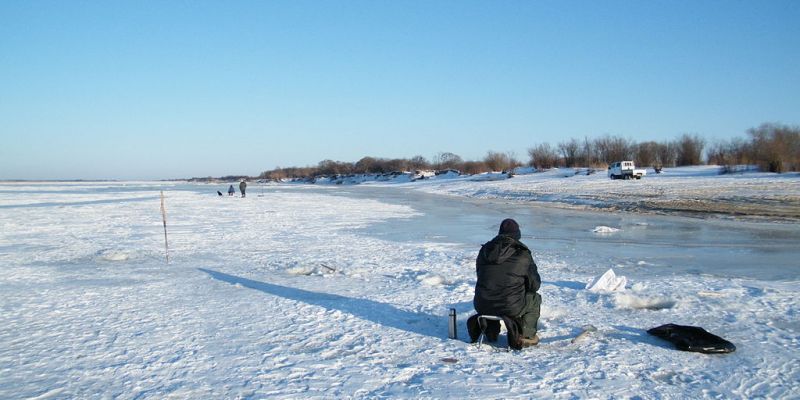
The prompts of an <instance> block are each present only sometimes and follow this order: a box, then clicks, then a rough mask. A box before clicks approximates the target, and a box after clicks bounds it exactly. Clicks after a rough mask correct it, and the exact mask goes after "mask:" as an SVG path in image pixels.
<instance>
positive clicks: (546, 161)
mask: <svg viewBox="0 0 800 400" xmlns="http://www.w3.org/2000/svg"><path fill="white" fill-rule="evenodd" d="M528 156H530V161H529V162H528V164H529V165H530V166H532V167H535V168H536V169H548V168H553V167H555V166H556V165H557V163H558V151H557V150H556V149H555V148H554V147H552V146H550V143H541V144H538V145H536V146H535V147H531V148H529V149H528Z"/></svg>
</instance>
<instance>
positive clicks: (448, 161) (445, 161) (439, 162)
mask: <svg viewBox="0 0 800 400" xmlns="http://www.w3.org/2000/svg"><path fill="white" fill-rule="evenodd" d="M433 160H434V161H433V166H434V168H436V169H439V170H442V169H456V170H457V169H460V168H461V166H462V164H464V160H462V159H461V157H460V156H459V155H457V154H453V153H449V152H444V153H437V154H436V156H434V157H433Z"/></svg>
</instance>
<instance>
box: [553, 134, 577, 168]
mask: <svg viewBox="0 0 800 400" xmlns="http://www.w3.org/2000/svg"><path fill="white" fill-rule="evenodd" d="M579 148H580V145H579V144H578V141H577V140H575V139H570V140H569V141H566V142H561V143H559V144H558V150H559V151H560V152H561V158H562V159H563V160H564V166H565V167H567V168H572V167H577V166H578V155H579V154H578V150H579Z"/></svg>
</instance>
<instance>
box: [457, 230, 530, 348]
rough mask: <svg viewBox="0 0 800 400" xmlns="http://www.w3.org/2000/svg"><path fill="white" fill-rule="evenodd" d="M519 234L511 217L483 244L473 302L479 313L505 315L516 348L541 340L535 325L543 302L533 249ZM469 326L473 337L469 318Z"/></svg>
mask: <svg viewBox="0 0 800 400" xmlns="http://www.w3.org/2000/svg"><path fill="white" fill-rule="evenodd" d="M520 237H521V233H520V230H519V225H518V224H517V222H516V221H514V220H513V219H510V218H509V219H506V220H503V222H502V223H501V224H500V231H499V233H498V235H497V236H495V238H494V239H492V240H491V241H489V242H487V243H486V244H484V245H483V246H482V247H481V251H480V252H479V253H478V259H477V260H476V262H475V264H476V270H477V274H478V281H477V283H476V284H475V298H474V299H473V302H472V303H473V305H474V306H475V311H477V312H478V314H488V315H497V316H502V317H505V318H504V319H505V320H506V328H507V329H508V331H509V336H508V337H509V344H510V345H511V347H513V348H523V347H529V346H534V345H536V344H538V343H539V337H538V336H537V335H536V325H537V324H538V322H539V310H540V308H541V304H542V297H541V296H539V294H538V293H537V291H538V290H539V287H540V286H541V284H542V280H541V277H539V271H538V270H537V268H536V263H534V262H533V256H532V255H531V251H530V250H529V249H528V247H527V246H525V245H524V244H522V242H520V241H519V239H520ZM495 324H496V326H489V327H488V329H487V337H488V338H489V339H490V340H492V339H494V340H496V338H497V334H498V333H499V330H500V326H499V323H498V322H495ZM509 324H511V325H516V326H509ZM470 325H472V326H470ZM468 328H470V336H473V333H475V328H476V326H475V322H472V323H471V324H470V323H469V321H468ZM473 340H474V338H473Z"/></svg>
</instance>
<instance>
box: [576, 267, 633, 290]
mask: <svg viewBox="0 0 800 400" xmlns="http://www.w3.org/2000/svg"><path fill="white" fill-rule="evenodd" d="M626 284H628V279H627V278H625V277H624V276H617V275H616V274H615V273H614V270H613V269H610V268H609V270H608V271H606V273H604V274H603V275H600V276H599V277H597V278H595V279H594V281H592V282H591V283H589V284H588V285H586V289H588V290H589V291H590V292H621V291H623V290H625V285H626Z"/></svg>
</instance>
